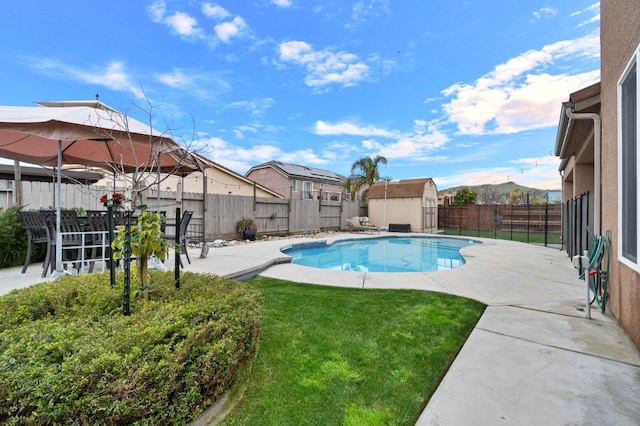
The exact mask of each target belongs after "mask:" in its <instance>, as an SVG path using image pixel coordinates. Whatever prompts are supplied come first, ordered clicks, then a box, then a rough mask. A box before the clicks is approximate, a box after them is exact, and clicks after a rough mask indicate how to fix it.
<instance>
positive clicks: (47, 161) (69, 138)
mask: <svg viewBox="0 0 640 426" xmlns="http://www.w3.org/2000/svg"><path fill="white" fill-rule="evenodd" d="M39 105H40V106H37V107H15V106H0V157H5V158H10V159H13V160H18V161H24V162H28V163H33V164H38V165H41V166H54V167H56V168H57V188H56V192H57V196H56V198H55V200H56V201H55V204H56V205H55V208H56V211H57V220H56V229H57V233H56V236H57V240H56V269H57V270H58V271H61V270H62V243H61V238H62V236H61V235H60V232H59V231H60V192H61V185H60V182H61V169H62V166H63V165H64V164H74V165H83V166H87V167H101V168H105V169H112V170H114V171H117V172H120V173H132V172H136V171H141V170H160V171H161V172H164V173H173V174H183V175H184V174H189V173H191V172H194V171H197V170H198V168H197V166H196V165H195V164H194V163H193V162H192V160H191V157H190V155H189V154H188V153H187V152H186V151H185V150H184V149H182V148H181V147H180V146H179V145H178V144H177V143H176V142H175V141H174V140H173V139H172V138H170V137H168V136H166V135H163V134H162V133H160V132H158V131H155V130H154V129H153V128H151V127H149V126H147V125H146V124H144V123H142V122H140V121H138V120H135V119H133V118H130V117H128V116H126V115H125V114H122V113H121V112H118V111H117V110H115V109H113V108H111V107H109V106H107V105H105V104H103V103H101V102H98V101H71V102H41V103H39Z"/></svg>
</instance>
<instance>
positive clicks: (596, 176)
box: [564, 102, 602, 235]
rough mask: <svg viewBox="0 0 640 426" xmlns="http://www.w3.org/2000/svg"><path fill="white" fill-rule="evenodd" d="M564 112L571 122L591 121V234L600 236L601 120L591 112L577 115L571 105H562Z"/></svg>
mask: <svg viewBox="0 0 640 426" xmlns="http://www.w3.org/2000/svg"><path fill="white" fill-rule="evenodd" d="M564 112H565V113H566V114H567V117H569V119H571V120H593V150H594V151H593V157H594V160H593V161H594V169H595V170H594V173H593V181H594V182H593V205H594V208H593V210H594V212H593V233H594V234H596V235H601V234H602V232H601V231H602V230H601V225H600V222H601V216H602V204H601V201H600V199H601V193H602V187H601V184H600V168H601V162H602V161H601V149H602V146H601V141H600V133H601V128H602V119H601V118H600V116H599V115H598V114H596V113H593V112H583V113H577V112H574V111H573V103H569V102H567V103H565V104H564Z"/></svg>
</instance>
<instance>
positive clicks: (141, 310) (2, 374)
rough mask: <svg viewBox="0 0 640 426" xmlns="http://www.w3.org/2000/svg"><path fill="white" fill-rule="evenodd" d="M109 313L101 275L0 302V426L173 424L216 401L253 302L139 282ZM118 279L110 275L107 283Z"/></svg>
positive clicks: (251, 294)
mask: <svg viewBox="0 0 640 426" xmlns="http://www.w3.org/2000/svg"><path fill="white" fill-rule="evenodd" d="M151 277H152V280H153V290H154V291H153V292H152V298H151V300H149V301H144V300H142V299H141V298H134V299H133V300H132V302H131V315H130V316H123V315H122V314H121V306H120V303H121V297H122V295H121V294H122V290H121V289H119V288H111V287H110V286H109V285H108V282H109V280H108V275H107V274H91V275H80V276H75V277H73V276H67V277H63V278H60V279H59V280H57V281H54V282H52V283H46V284H40V285H36V286H33V287H29V288H26V289H23V290H19V291H13V292H11V293H9V294H8V295H5V296H3V297H1V298H0V422H1V423H20V424H21V423H27V424H53V423H60V424H62V423H64V424H66V423H79V424H131V423H137V424H157V423H163V424H176V423H178V424H180V423H186V422H188V421H190V420H192V419H193V418H195V417H196V416H197V415H198V414H200V413H201V412H202V411H203V410H204V409H206V408H207V407H208V406H210V405H211V404H212V403H213V402H214V401H216V400H217V399H218V398H219V397H220V396H221V395H222V394H223V393H224V392H225V391H226V390H228V389H229V387H230V386H231V384H232V383H233V380H234V377H235V376H236V374H237V372H238V368H239V367H240V366H241V365H242V363H243V362H244V361H245V360H247V359H248V358H249V357H251V356H252V354H253V353H254V352H255V349H256V342H257V338H258V331H259V323H260V319H261V315H262V298H261V296H260V295H259V293H258V292H257V291H255V290H254V289H252V288H251V287H249V286H248V285H246V284H243V283H239V282H235V281H231V280H223V279H220V278H217V277H215V276H211V275H199V274H193V273H183V274H182V276H181V280H180V282H181V287H180V289H176V288H175V286H174V281H173V273H172V272H157V271H154V272H153V273H152V274H151ZM119 278H120V279H121V278H122V276H120V277H119Z"/></svg>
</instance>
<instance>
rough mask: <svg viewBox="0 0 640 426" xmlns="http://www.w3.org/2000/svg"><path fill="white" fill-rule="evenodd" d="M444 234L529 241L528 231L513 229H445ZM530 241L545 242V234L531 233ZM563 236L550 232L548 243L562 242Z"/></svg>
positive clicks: (533, 242) (535, 242) (534, 242)
mask: <svg viewBox="0 0 640 426" xmlns="http://www.w3.org/2000/svg"><path fill="white" fill-rule="evenodd" d="M442 234H443V235H464V236H465V237H480V238H493V239H497V240H511V241H519V242H521V243H526V242H527V233H526V232H516V231H514V232H511V231H496V232H494V231H478V230H476V229H469V230H457V229H456V230H451V229H450V230H446V229H445V230H443V231H442ZM528 242H529V243H532V244H544V234H539V233H533V232H530V233H529V241H528ZM561 243H562V238H561V236H560V235H556V234H548V235H547V244H561Z"/></svg>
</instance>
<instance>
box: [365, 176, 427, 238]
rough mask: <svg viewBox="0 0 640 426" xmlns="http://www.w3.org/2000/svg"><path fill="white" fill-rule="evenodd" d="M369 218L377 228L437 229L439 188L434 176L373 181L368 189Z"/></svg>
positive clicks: (419, 230)
mask: <svg viewBox="0 0 640 426" xmlns="http://www.w3.org/2000/svg"><path fill="white" fill-rule="evenodd" d="M369 221H370V222H371V223H373V224H374V225H376V226H378V227H389V224H402V225H407V224H408V225H410V226H411V231H412V232H436V231H437V228H438V188H437V187H436V184H435V182H434V181H433V179H431V178H423V179H407V180H400V181H391V182H388V181H385V182H377V183H374V184H373V185H372V186H371V188H369Z"/></svg>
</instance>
